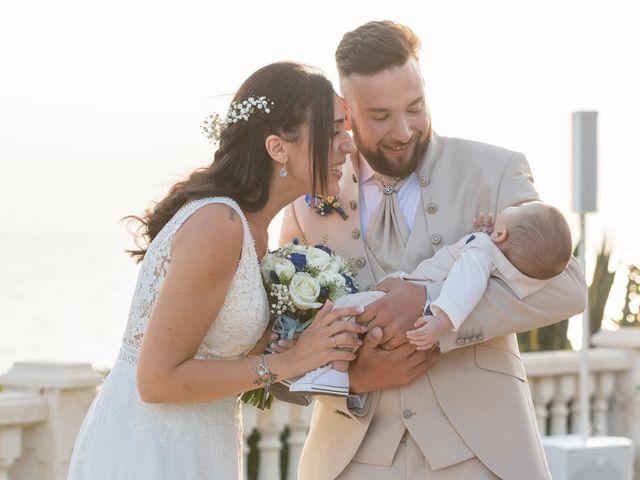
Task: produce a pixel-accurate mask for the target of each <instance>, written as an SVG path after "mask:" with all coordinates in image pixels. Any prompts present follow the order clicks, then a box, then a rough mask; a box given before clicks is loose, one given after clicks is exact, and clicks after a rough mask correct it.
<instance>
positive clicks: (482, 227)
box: [473, 212, 494, 233]
mask: <svg viewBox="0 0 640 480" xmlns="http://www.w3.org/2000/svg"><path fill="white" fill-rule="evenodd" d="M493 222H494V218H493V213H488V214H486V215H485V214H484V212H480V215H478V218H474V219H473V231H474V232H482V233H491V232H493Z"/></svg>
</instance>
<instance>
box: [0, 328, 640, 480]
mask: <svg viewBox="0 0 640 480" xmlns="http://www.w3.org/2000/svg"><path fill="white" fill-rule="evenodd" d="M593 344H594V346H595V347H596V348H592V349H591V350H590V351H589V362H590V391H591V403H590V405H591V412H590V415H591V425H592V430H593V432H592V433H593V435H621V436H626V437H629V438H631V439H632V440H633V441H634V442H635V445H636V446H639V445H640V329H630V328H624V329H620V330H618V331H615V332H612V331H601V332H598V333H597V334H596V335H595V336H594V338H593ZM522 358H523V363H524V365H525V369H526V371H527V376H528V378H529V384H530V388H531V393H532V399H533V404H534V408H535V412H536V417H537V420H538V425H539V427H540V432H541V433H542V435H562V434H567V433H574V432H577V431H578V425H579V414H580V411H579V404H580V402H579V401H578V391H579V382H578V371H579V368H580V367H579V364H580V354H579V353H578V352H540V353H526V354H523V355H522ZM100 382H101V378H100V376H99V375H97V374H95V373H94V372H93V371H92V370H91V368H90V366H89V365H87V364H80V365H78V364H49V363H16V364H15V365H14V367H13V368H12V369H11V370H10V371H9V372H8V373H6V374H5V375H2V376H0V384H1V385H3V386H4V391H3V392H2V393H0V480H5V479H7V480H8V479H10V480H31V479H35V478H47V479H52V480H62V479H64V478H66V471H67V468H68V462H69V458H70V455H71V450H72V447H73V441H74V438H75V435H76V433H77V430H78V428H79V426H80V423H81V421H82V418H83V417H84V415H85V413H86V411H87V409H88V408H89V405H90V403H91V401H92V399H93V398H94V396H95V393H96V387H97V386H98V385H99V384H100ZM243 415H244V428H245V433H244V439H245V472H246V474H248V473H249V472H248V468H246V466H247V464H248V460H249V455H251V456H252V457H254V456H255V455H256V454H257V455H258V456H259V463H258V466H257V472H256V473H257V478H259V479H261V480H275V479H280V478H281V471H285V472H286V473H287V476H286V478H287V479H288V480H295V479H296V478H297V474H296V466H297V463H298V459H299V458H300V452H301V450H302V445H303V444H304V440H305V437H306V434H307V430H308V425H309V420H310V417H311V408H303V407H299V406H295V405H288V404H285V403H282V402H276V403H275V404H274V407H273V408H272V410H268V411H257V410H256V409H254V408H252V407H248V406H244V414H243ZM285 430H286V432H285ZM256 432H258V433H259V437H260V438H259V440H258V441H257V442H254V441H250V439H252V438H255V436H256ZM283 439H284V440H283ZM283 451H285V452H286V460H285V462H284V463H283V464H281V463H282V462H281V460H282V458H283V457H282V453H283ZM639 457H640V456H639V455H636V458H639Z"/></svg>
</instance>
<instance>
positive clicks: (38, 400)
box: [0, 392, 46, 480]
mask: <svg viewBox="0 0 640 480" xmlns="http://www.w3.org/2000/svg"><path fill="white" fill-rule="evenodd" d="M45 418H46V411H45V403H44V399H43V398H42V397H41V396H40V395H36V394H33V393H21V392H6V393H0V480H8V479H9V478H14V477H15V476H14V475H11V477H10V476H9V473H10V472H11V471H12V467H13V466H14V463H15V462H16V460H17V459H18V458H20V457H21V456H22V454H23V452H22V436H23V433H22V432H23V430H24V429H28V428H30V427H32V426H33V425H34V424H37V423H40V422H43V421H44V419H45Z"/></svg>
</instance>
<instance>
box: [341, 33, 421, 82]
mask: <svg viewBox="0 0 640 480" xmlns="http://www.w3.org/2000/svg"><path fill="white" fill-rule="evenodd" d="M420 47H421V43H420V39H419V38H418V36H417V35H416V34H415V32H414V31H413V30H411V29H410V28H409V27H406V26H404V25H402V24H400V23H397V22H393V21H391V20H381V21H373V22H369V23H365V24H364V25H361V26H360V27H358V28H356V29H355V30H353V31H351V32H347V33H345V34H344V36H343V37H342V40H340V43H339V44H338V48H337V49H336V65H337V67H338V73H339V74H340V76H341V77H348V76H349V75H351V74H353V73H357V74H360V75H373V74H376V73H378V72H381V71H383V70H385V69H387V68H391V67H395V66H401V65H404V64H405V63H407V60H409V59H410V58H415V59H416V60H417V59H418V54H419V52H420Z"/></svg>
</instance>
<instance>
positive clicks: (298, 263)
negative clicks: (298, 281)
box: [289, 253, 307, 272]
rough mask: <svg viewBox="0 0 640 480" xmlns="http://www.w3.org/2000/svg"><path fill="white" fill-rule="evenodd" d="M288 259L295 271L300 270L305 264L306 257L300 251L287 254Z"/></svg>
mask: <svg viewBox="0 0 640 480" xmlns="http://www.w3.org/2000/svg"><path fill="white" fill-rule="evenodd" d="M289 260H291V263H293V265H294V266H295V267H296V272H301V271H302V270H304V267H305V266H306V265H307V257H305V256H304V255H303V254H302V253H292V254H291V255H290V256H289Z"/></svg>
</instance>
